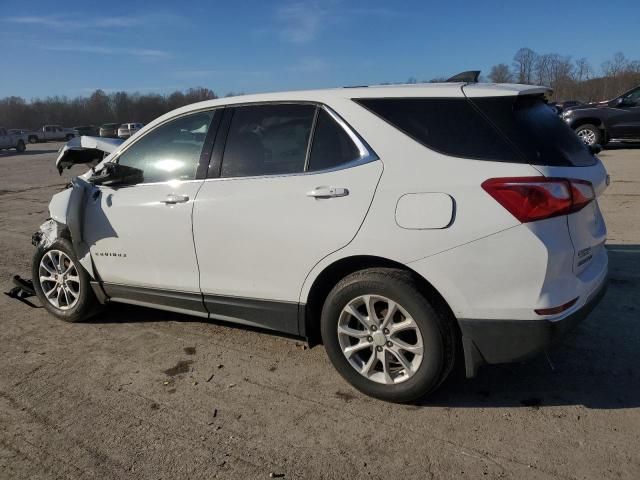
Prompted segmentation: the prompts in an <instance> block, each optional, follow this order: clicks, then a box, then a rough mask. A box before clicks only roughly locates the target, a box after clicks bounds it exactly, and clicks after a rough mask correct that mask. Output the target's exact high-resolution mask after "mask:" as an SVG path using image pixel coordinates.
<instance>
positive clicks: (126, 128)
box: [118, 123, 144, 138]
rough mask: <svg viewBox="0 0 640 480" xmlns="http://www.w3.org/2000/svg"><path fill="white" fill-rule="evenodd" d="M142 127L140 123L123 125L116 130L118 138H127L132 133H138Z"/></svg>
mask: <svg viewBox="0 0 640 480" xmlns="http://www.w3.org/2000/svg"><path fill="white" fill-rule="evenodd" d="M143 126H144V125H143V124H142V123H123V124H122V125H120V128H118V137H119V138H129V137H130V136H132V135H133V134H134V133H136V132H137V131H139V130H140V129H141V128H142V127H143Z"/></svg>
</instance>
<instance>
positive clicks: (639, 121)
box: [609, 88, 640, 139]
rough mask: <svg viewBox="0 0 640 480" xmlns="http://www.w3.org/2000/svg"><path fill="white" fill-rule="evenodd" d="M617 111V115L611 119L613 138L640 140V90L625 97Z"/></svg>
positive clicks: (637, 89) (616, 108)
mask: <svg viewBox="0 0 640 480" xmlns="http://www.w3.org/2000/svg"><path fill="white" fill-rule="evenodd" d="M615 110H616V114H615V115H614V116H613V117H612V118H611V128H610V132H609V133H610V135H611V137H612V138H634V139H637V138H640V88H636V89H635V90H633V91H631V92H629V93H628V94H627V95H625V96H624V97H623V99H622V104H620V105H619V106H617V107H615Z"/></svg>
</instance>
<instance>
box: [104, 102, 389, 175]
mask: <svg viewBox="0 0 640 480" xmlns="http://www.w3.org/2000/svg"><path fill="white" fill-rule="evenodd" d="M282 104H285V105H291V104H294V105H315V106H316V107H318V109H323V110H324V111H325V112H327V113H328V114H329V116H330V117H331V118H332V119H333V120H334V121H335V122H336V123H337V124H338V125H339V126H340V128H342V129H343V130H344V131H345V132H346V134H347V135H348V136H349V138H350V139H351V141H352V142H353V143H354V144H355V145H356V148H357V149H358V153H359V154H360V157H358V158H355V159H353V160H351V161H349V162H345V163H341V164H340V165H336V166H335V167H332V168H325V169H323V170H310V171H309V170H307V168H308V163H309V156H310V154H311V147H312V142H313V136H314V134H315V127H316V121H317V112H316V115H315V116H314V123H313V125H312V132H311V135H310V136H309V145H308V152H307V157H306V159H305V166H304V168H305V170H304V171H302V172H296V173H275V174H271V175H253V176H246V177H217V178H204V179H191V180H166V181H164V182H149V183H136V184H134V185H126V186H124V185H123V186H122V187H118V188H131V187H142V186H145V185H149V186H154V185H168V184H170V183H176V182H179V183H178V184H183V183H193V182H209V181H212V180H239V179H246V180H250V179H260V178H278V177H299V176H303V175H319V174H323V173H331V172H337V171H340V170H346V169H348V168H354V167H357V166H360V165H364V164H365V163H370V162H375V161H376V160H380V157H378V155H377V154H376V153H375V152H374V150H373V149H372V148H371V147H370V146H369V144H367V142H366V141H365V140H364V139H363V138H362V137H361V136H360V135H359V134H358V133H357V132H356V131H355V130H354V129H353V128H352V127H351V126H350V125H349V124H348V123H347V122H346V121H345V120H344V119H343V118H342V117H341V116H340V115H339V114H338V113H336V112H335V111H334V110H333V109H332V108H331V107H329V106H328V105H325V104H324V103H321V102H314V101H302V100H301V101H296V100H277V101H265V102H247V103H239V104H229V105H218V106H215V107H205V108H201V109H198V110H192V111H189V112H185V113H183V114H181V115H177V116H174V117H171V118H168V119H167V120H166V121H164V122H162V123H159V124H158V125H156V126H155V127H153V128H152V129H150V130H149V131H148V132H145V133H144V134H143V135H141V136H136V137H135V141H133V142H132V143H131V144H129V145H127V146H126V148H124V149H122V150H116V151H115V152H114V153H113V159H112V160H110V161H112V162H117V161H118V160H119V159H120V155H122V154H123V153H124V152H126V151H127V150H128V149H129V148H131V146H132V145H135V144H136V143H137V142H138V141H139V140H140V139H142V138H144V137H145V136H146V135H147V134H148V133H150V132H153V131H154V130H156V128H158V127H161V126H163V125H166V124H167V123H169V122H171V121H173V120H176V119H178V118H182V117H185V116H187V115H192V114H195V113H202V112H208V111H214V110H218V109H223V108H235V107H243V106H255V105H282ZM223 161H224V159H223Z"/></svg>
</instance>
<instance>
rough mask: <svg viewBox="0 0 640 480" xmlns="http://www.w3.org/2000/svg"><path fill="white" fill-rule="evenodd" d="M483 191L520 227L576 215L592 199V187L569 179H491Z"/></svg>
mask: <svg viewBox="0 0 640 480" xmlns="http://www.w3.org/2000/svg"><path fill="white" fill-rule="evenodd" d="M482 188H483V189H484V190H485V191H486V192H487V193H488V194H489V195H491V196H492V197H493V198H494V199H495V200H496V201H497V202H498V203H499V204H500V205H502V206H503V207H504V208H506V209H507V210H508V211H509V212H510V213H511V214H512V215H513V216H514V217H516V218H517V219H518V220H520V221H521V222H522V223H526V222H533V221H535V220H542V219H544V218H551V217H557V216H559V215H567V214H569V213H573V212H576V211H578V210H580V209H581V208H583V207H584V206H585V205H587V204H588V203H589V202H590V201H591V200H593V199H594V198H595V193H594V191H593V187H592V185H591V183H589V182H587V181H584V180H573V179H568V178H546V177H510V178H491V179H489V180H486V181H485V182H483V183H482Z"/></svg>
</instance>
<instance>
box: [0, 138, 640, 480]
mask: <svg viewBox="0 0 640 480" xmlns="http://www.w3.org/2000/svg"><path fill="white" fill-rule="evenodd" d="M59 147H60V144H40V145H29V147H28V151H27V152H26V153H25V154H23V155H16V154H14V153H13V152H0V251H3V252H5V253H4V254H3V261H2V262H0V286H1V287H2V290H3V291H6V290H8V289H9V287H10V285H9V278H10V276H11V275H12V274H14V273H20V274H24V275H28V274H29V265H30V258H31V256H32V254H33V247H32V246H31V244H30V237H31V234H32V233H33V232H34V231H35V230H36V229H37V227H38V225H39V224H40V223H41V222H42V221H43V220H44V219H45V218H46V216H47V208H46V207H47V203H48V201H49V199H50V197H51V195H52V194H53V193H55V192H56V191H58V190H60V189H61V188H62V187H63V185H64V184H65V183H66V181H68V179H69V178H70V175H69V174H65V175H64V176H63V177H62V178H61V177H59V176H58V175H57V172H56V171H55V169H54V165H53V160H54V158H55V152H56V150H57V149H58V148H59ZM601 158H602V159H603V160H604V162H605V164H606V166H607V169H608V170H609V173H610V174H611V177H612V184H611V187H610V188H609V189H608V190H607V192H606V194H605V195H604V197H603V198H602V199H601V206H602V209H603V212H604V215H605V217H606V220H607V223H608V227H609V252H610V261H611V286H610V289H609V291H608V293H607V295H606V297H605V299H604V301H603V302H602V303H601V304H600V306H599V307H598V308H597V309H596V310H595V311H594V313H593V314H592V315H591V316H590V317H589V318H588V319H587V321H585V322H584V323H583V324H582V325H581V326H580V327H579V328H578V329H577V330H576V331H575V332H573V333H572V334H570V335H569V336H568V337H567V338H566V339H565V340H564V341H563V342H562V344H561V345H559V346H558V348H556V349H554V350H553V351H551V352H550V353H549V357H548V359H547V358H546V357H545V356H544V355H543V356H540V357H537V358H535V359H532V360H530V361H528V362H526V363H521V364H515V365H506V366H494V367H485V368H483V369H482V370H481V371H480V373H479V375H478V377H477V378H476V379H473V380H465V379H463V378H462V375H461V373H460V372H456V373H455V374H454V375H453V376H452V377H451V378H450V379H449V380H448V381H447V382H446V383H445V384H444V385H443V386H442V387H441V388H440V390H439V391H438V392H437V393H436V394H435V395H434V396H432V397H430V398H428V399H425V400H423V401H421V402H419V403H417V404H414V405H393V404H387V403H384V402H380V401H377V400H373V399H371V398H367V397H365V396H363V395H360V394H359V393H357V392H356V391H354V390H353V389H352V388H351V387H350V386H349V385H348V384H346V383H345V382H344V381H343V380H342V379H341V378H340V377H339V376H338V374H337V373H336V372H335V371H334V369H333V368H332V366H331V364H330V363H329V361H328V359H327V357H326V355H325V353H324V351H323V349H322V348H321V347H316V348H312V349H307V348H305V346H304V344H303V343H302V342H300V341H296V340H295V339H289V338H284V337H281V336H277V335H272V334H269V333H265V332H262V331H258V330H252V329H248V328H243V327H235V326H232V325H228V324H224V323H220V322H207V321H201V320H200V319H197V318H191V317H186V316H181V315H178V314H173V313H167V312H161V311H154V310H149V309H143V308H136V307H131V306H114V307H113V308H111V309H109V310H108V311H107V312H106V313H104V314H102V315H101V316H99V317H97V318H95V319H94V320H93V321H91V322H89V323H84V324H75V325H71V324H65V323H63V322H60V321H57V320H55V319H54V318H52V317H50V316H49V315H47V314H46V313H45V311H44V309H42V308H30V307H29V306H27V305H25V304H23V303H20V302H18V301H16V300H11V299H9V298H8V297H6V296H4V295H0V321H1V327H0V478H3V479H4V478H24V479H39V478H43V479H44V478H46V479H50V478H65V479H66V478H98V479H105V478H139V479H152V478H153V479H179V478H189V479H194V478H215V477H217V478H231V479H236V478H237V479H249V478H251V479H253V478H256V479H260V478H270V475H271V476H272V477H276V478H277V477H281V478H289V479H292V478H311V479H315V478H324V479H333V478H336V479H337V478H350V479H359V478H403V479H405V478H406V479H410V478H416V479H425V478H512V479H527V478H535V479H545V478H549V479H551V478H553V479H555V478H566V479H583V478H589V479H591V478H592V479H603V478H616V479H618V478H622V479H638V478H640V453H639V446H640V408H639V407H640V371H639V369H638V365H639V364H640V361H639V360H640V324H639V323H638V321H639V320H640V315H639V312H640V268H639V267H640V147H636V148H633V147H630V146H619V147H612V148H609V149H607V150H605V151H604V152H603V153H602V154H601ZM80 171H81V170H80V168H77V167H76V169H74V170H72V172H73V173H75V174H78V173H79V172H80ZM34 304H35V305H36V306H37V305H38V303H37V300H36V301H34Z"/></svg>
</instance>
